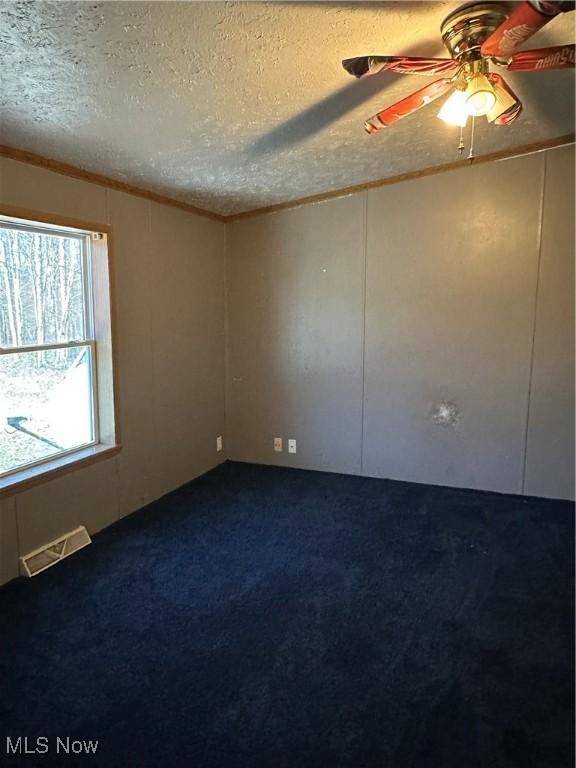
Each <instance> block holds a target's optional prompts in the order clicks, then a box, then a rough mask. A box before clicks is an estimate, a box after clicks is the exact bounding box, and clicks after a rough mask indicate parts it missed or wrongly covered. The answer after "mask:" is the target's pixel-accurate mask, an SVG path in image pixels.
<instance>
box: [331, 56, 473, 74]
mask: <svg viewBox="0 0 576 768" xmlns="http://www.w3.org/2000/svg"><path fill="white" fill-rule="evenodd" d="M342 66H343V67H344V69H345V70H346V72H348V73H349V74H350V75H354V77H364V76H365V75H376V74H378V72H384V71H386V70H391V71H392V72H399V73H400V74H402V75H442V74H445V73H447V72H452V71H454V70H455V69H458V62H457V61H455V60H454V59H427V58H423V57H420V56H356V57H355V58H353V59H344V60H343V62H342Z"/></svg>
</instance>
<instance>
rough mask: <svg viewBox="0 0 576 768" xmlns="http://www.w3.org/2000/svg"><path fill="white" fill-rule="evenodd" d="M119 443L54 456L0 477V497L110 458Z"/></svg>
mask: <svg viewBox="0 0 576 768" xmlns="http://www.w3.org/2000/svg"><path fill="white" fill-rule="evenodd" d="M120 449H121V446H120V445H95V446H92V447H91V448H84V449H82V450H80V451H76V453H71V454H68V455H67V456H61V457H56V458H54V459H52V460H51V461H46V462H45V463H44V464H40V465H39V466H36V467H28V468H27V469H22V470H20V471H19V472H14V473H13V474H11V475H6V476H5V477H1V478H0V499H2V498H5V497H6V496H12V495H14V494H17V493H21V492H22V491H26V490H28V488H33V487H34V486H35V485H40V484H41V483H46V482H48V481H49V480H53V479H55V478H56V477H61V476H62V475H67V474H68V473H69V472H75V471H76V470H77V469H82V468H83V467H88V466H90V465H91V464H96V462H98V461H104V460H105V459H110V458H112V456H116V454H118V453H119V452H120Z"/></svg>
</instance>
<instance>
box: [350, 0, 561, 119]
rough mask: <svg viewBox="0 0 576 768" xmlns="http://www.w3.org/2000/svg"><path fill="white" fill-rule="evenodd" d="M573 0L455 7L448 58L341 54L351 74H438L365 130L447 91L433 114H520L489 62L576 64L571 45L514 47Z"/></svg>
mask: <svg viewBox="0 0 576 768" xmlns="http://www.w3.org/2000/svg"><path fill="white" fill-rule="evenodd" d="M574 7H575V3H574V2H536V1H535V0H532V1H531V2H523V3H520V4H518V5H517V6H516V7H515V9H514V10H513V11H512V13H511V14H509V12H508V7H507V5H506V4H504V3H491V2H483V3H482V2H473V3H468V4H466V5H463V6H461V7H460V8H457V9H456V10H455V11H453V12H452V13H451V14H450V15H449V16H447V17H446V18H445V19H444V21H443V22H442V25H441V27H440V33H441V35H442V42H443V43H444V45H445V47H446V48H447V49H448V52H449V53H450V57H451V58H445V59H440V58H433V59H427V58H420V57H413V56H358V57H355V58H352V59H345V60H344V61H343V62H342V66H343V67H344V69H345V70H346V71H347V72H349V73H350V74H351V75H354V76H355V77H358V78H360V77H364V76H366V75H375V74H377V73H378V72H383V71H386V70H391V71H393V72H399V73H401V74H415V75H442V77H441V78H440V79H439V80H434V81H433V82H432V83H428V85H425V86H424V88H420V90H418V91H415V92H414V93H412V94H410V96H407V97H406V98H405V99H401V101H398V102H396V104H392V106H390V107H387V108H386V109H384V110H382V112H378V114H377V115H374V117H371V118H370V119H369V120H367V121H366V123H365V124H364V125H365V128H366V131H367V132H368V133H376V132H377V131H379V130H380V129H381V128H385V127H387V126H390V125H393V124H394V123H395V122H397V121H398V120H400V119H401V118H403V117H407V116H408V115H411V114H413V113H414V112H416V111H417V110H418V109H421V108H422V107H425V106H426V105H427V104H429V103H430V102H432V101H435V100H436V99H438V98H440V97H441V96H444V95H445V94H446V93H448V92H449V91H452V94H451V95H450V96H449V98H448V99H447V100H446V101H445V102H444V104H443V106H442V108H441V110H440V112H439V114H438V117H439V118H440V119H441V120H444V121H445V122H447V123H449V124H450V125H458V126H460V127H462V128H463V127H464V126H465V125H466V122H467V120H468V117H469V116H472V117H478V116H481V115H485V116H486V118H487V120H488V122H490V123H494V124H496V125H510V124H511V123H513V122H514V120H516V118H517V117H518V116H519V115H520V113H521V112H522V103H521V101H520V99H519V98H518V96H516V94H515V93H514V92H513V91H512V89H511V88H510V86H509V85H508V84H507V83H506V81H505V80H504V78H503V77H502V76H501V75H499V74H497V73H496V72H491V70H490V66H491V64H495V65H497V66H499V67H503V68H505V69H507V70H509V71H510V72H513V71H514V72H534V71H541V70H546V69H568V68H571V69H573V68H574V66H575V62H574V50H575V46H574V45H573V44H572V45H557V46H553V47H550V48H539V49H536V50H531V51H520V52H517V53H515V49H516V48H517V47H518V46H519V45H521V44H522V43H524V42H525V41H526V40H528V38H530V37H532V35H533V34H534V33H536V32H537V31H538V30H539V29H541V28H542V27H543V26H544V25H545V24H547V23H548V22H549V21H551V20H552V19H553V18H554V17H555V16H557V15H558V14H559V13H562V12H565V11H570V10H574Z"/></svg>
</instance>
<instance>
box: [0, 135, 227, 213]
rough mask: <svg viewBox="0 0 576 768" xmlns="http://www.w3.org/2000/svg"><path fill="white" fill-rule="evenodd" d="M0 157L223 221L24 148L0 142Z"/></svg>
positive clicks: (192, 206) (196, 207)
mask: <svg viewBox="0 0 576 768" xmlns="http://www.w3.org/2000/svg"><path fill="white" fill-rule="evenodd" d="M0 157H7V158H9V159H10V160H18V161H19V162H21V163H26V164H27V165H35V166H37V167H39V168H45V169H46V170H48V171H54V173H60V174H62V175H63V176H69V177H71V178H73V179H80V180H81V181H87V182H89V183H90V184H98V185H99V186H101V187H107V188H108V189H115V190H117V191H119V192H127V193H128V194H129V195H136V197H144V198H146V199H147V200H152V201H153V202H155V203H161V204H162V205H170V206H172V207H173V208H180V209H182V210H183V211H187V212H188V213H195V214H196V215H197V216H204V217H205V218H207V219H213V220H214V221H225V218H226V217H225V216H222V215H220V214H219V213H214V212H213V211H207V210H205V209H204V208H199V207H198V206H196V205H191V204H190V203H185V202H183V201H182V200H176V199H175V198H173V197H169V196H168V195H162V194H160V193H158V192H153V191H152V190H150V189H145V188H144V187H138V186H135V185H134V184H128V183H127V182H125V181H119V180H118V179H113V178H111V177H110V176H104V175H103V174H100V173H93V172H92V171H87V170H85V169H84V168H79V167H78V166H76V165H70V164H69V163H62V162H60V161H59V160H52V159H51V158H49V157H44V156H43V155H37V154H35V153H34V152H28V151H26V150H24V149H17V148H16V147H9V146H7V145H5V144H0Z"/></svg>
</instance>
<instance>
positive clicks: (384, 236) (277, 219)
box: [227, 147, 574, 498]
mask: <svg viewBox="0 0 576 768" xmlns="http://www.w3.org/2000/svg"><path fill="white" fill-rule="evenodd" d="M573 168H574V148H573V147H567V148H562V149H556V150H552V151H549V152H545V153H539V154H535V155H530V156H526V157H520V158H515V159H511V160H507V161H501V162H497V163H490V164H483V165H479V166H473V167H470V168H463V169H459V170H456V171H452V172H450V173H443V174H439V175H436V176H431V177H427V178H422V179H418V180H413V181H408V182H404V183H401V184H395V185H390V186H384V187H381V188H378V189H373V190H371V191H368V192H364V193H359V194H356V195H352V196H349V197H347V198H341V199H338V200H334V201H329V202H325V203H319V204H315V205H309V206H305V207H302V208H295V209H291V210H285V211H281V212H278V213H275V214H269V215H265V216H260V217H257V218H253V219H246V220H243V221H242V220H240V221H237V222H235V223H233V224H230V225H229V226H228V232H227V243H228V245H227V270H228V277H227V291H228V316H229V321H228V385H227V397H228V401H227V408H228V410H227V422H228V442H229V445H228V448H229V455H230V458H232V459H236V460H242V461H256V462H261V463H266V464H283V465H289V466H297V467H309V468H312V469H323V470H333V471H336V472H350V473H361V474H366V475H371V476H378V477H391V478H396V479H401V480H411V481H416V482H426V483H435V484H440V485H451V486H461V487H469V488H480V489H487V490H495V491H502V492H511V493H527V494H532V493H536V494H541V495H545V496H550V497H562V498H569V497H573V494H574V460H573V440H574V430H573V427H574V416H573V413H574V378H573V371H574V324H573V320H574V290H573V289H574V282H573V269H574V266H573V261H574V230H573V210H574V171H573ZM443 401H446V402H448V403H453V404H454V405H455V406H456V408H457V409H458V419H457V421H456V423H455V424H453V425H448V426H446V425H441V424H438V423H437V422H436V420H435V419H434V408H435V406H437V405H439V404H440V403H442V402H443ZM274 436H281V437H283V438H284V439H286V438H296V439H297V441H298V443H297V444H298V453H297V454H296V455H289V454H287V453H286V451H284V452H283V453H275V452H274V451H273V442H272V441H273V437H274ZM527 447H528V450H527Z"/></svg>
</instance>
